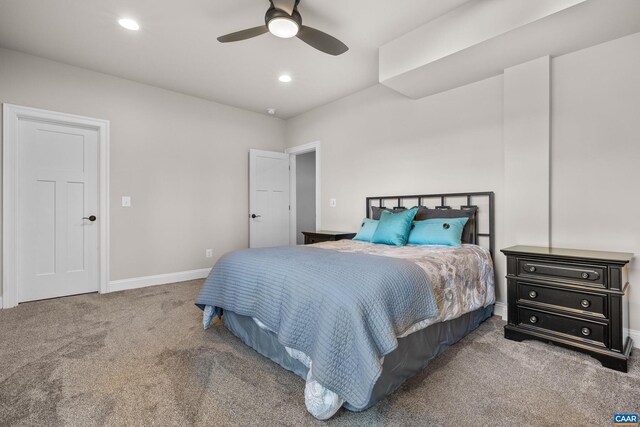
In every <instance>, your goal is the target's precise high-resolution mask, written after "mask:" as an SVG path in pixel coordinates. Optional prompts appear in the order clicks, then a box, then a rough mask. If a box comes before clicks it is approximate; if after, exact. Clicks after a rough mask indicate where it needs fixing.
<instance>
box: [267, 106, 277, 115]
mask: <svg viewBox="0 0 640 427" xmlns="http://www.w3.org/2000/svg"><path fill="white" fill-rule="evenodd" d="M267 114H269V115H270V116H273V115H275V114H276V109H275V108H267Z"/></svg>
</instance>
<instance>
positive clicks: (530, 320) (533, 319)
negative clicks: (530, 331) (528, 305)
mask: <svg viewBox="0 0 640 427" xmlns="http://www.w3.org/2000/svg"><path fill="white" fill-rule="evenodd" d="M529 322H531V323H538V318H537V317H536V316H531V317H529Z"/></svg>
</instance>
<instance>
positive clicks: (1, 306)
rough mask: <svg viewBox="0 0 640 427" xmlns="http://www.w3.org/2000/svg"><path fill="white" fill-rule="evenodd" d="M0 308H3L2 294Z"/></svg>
mask: <svg viewBox="0 0 640 427" xmlns="http://www.w3.org/2000/svg"><path fill="white" fill-rule="evenodd" d="M0 308H3V305H2V296H0Z"/></svg>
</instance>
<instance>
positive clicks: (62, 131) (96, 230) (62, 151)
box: [3, 104, 109, 308]
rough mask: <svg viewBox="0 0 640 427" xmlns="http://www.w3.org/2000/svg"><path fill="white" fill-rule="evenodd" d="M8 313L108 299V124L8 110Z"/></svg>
mask: <svg viewBox="0 0 640 427" xmlns="http://www.w3.org/2000/svg"><path fill="white" fill-rule="evenodd" d="M4 124H5V128H4V133H3V145H4V154H5V156H4V159H3V170H4V182H5V191H4V197H3V199H4V206H3V222H4V231H5V234H4V238H3V249H4V251H3V258H4V267H5V268H4V275H3V306H4V307H5V308H8V307H13V306H15V305H17V304H18V303H20V302H25V301H34V300H40V299H47V298H54V297H60V296H67V295H75V294H81V293H88V292H96V291H101V292H105V291H106V283H107V278H108V274H107V268H108V264H107V262H108V258H107V225H108V217H107V212H108V207H107V173H108V171H107V164H108V163H107V156H108V147H107V144H108V126H109V123H108V122H107V121H104V120H98V119H90V118H86V117H80V116H74V115H69V114H64V113H56V112H52V111H45V110H38V109H34V108H28V107H20V106H15V105H8V104H5V105H4Z"/></svg>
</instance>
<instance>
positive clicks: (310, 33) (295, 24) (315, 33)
mask: <svg viewBox="0 0 640 427" xmlns="http://www.w3.org/2000/svg"><path fill="white" fill-rule="evenodd" d="M269 3H270V4H271V6H270V7H269V9H268V10H267V13H266V14H265V16H264V21H265V25H260V26H258V27H253V28H248V29H246V30H242V31H236V32H235V33H231V34H227V35H224V36H221V37H218V41H219V42H220V43H228V42H237V41H240V40H246V39H250V38H252V37H256V36H259V35H261V34H264V33H267V32H270V33H271V34H273V35H274V36H277V37H281V38H290V37H294V36H295V37H298V38H299V39H300V40H302V41H303V42H305V43H306V44H308V45H309V46H311V47H314V48H316V49H318V50H320V51H322V52H324V53H328V54H329V55H334V56H337V55H340V54H343V53H345V52H346V51H347V50H349V48H348V47H347V45H345V44H344V43H342V42H341V41H340V40H338V39H337V38H335V37H333V36H330V35H329V34H327V33H323V32H322V31H320V30H316V29H315V28H311V27H307V26H306V25H302V16H300V12H298V3H300V0H291V1H290V2H289V3H288V4H286V3H287V2H283V1H279V2H277V3H278V7H276V6H275V5H274V3H273V0H269Z"/></svg>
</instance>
